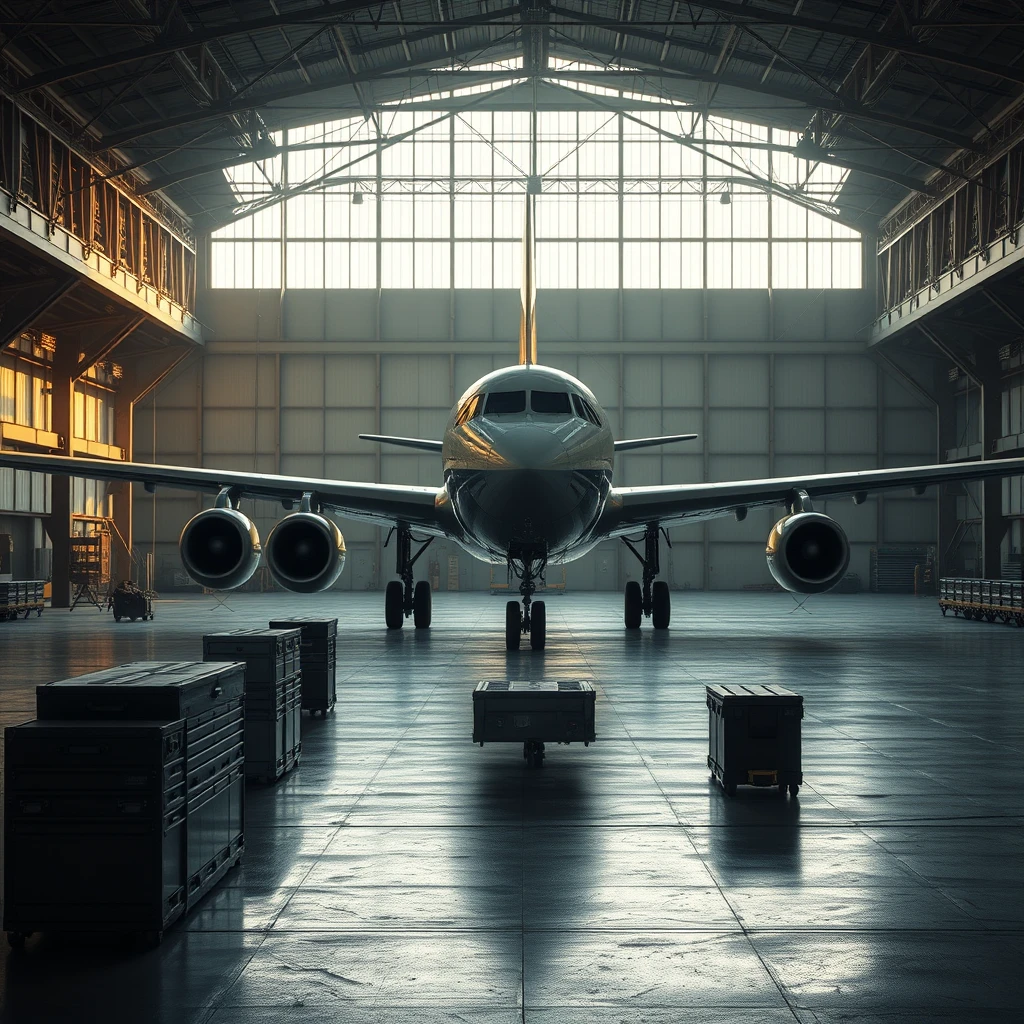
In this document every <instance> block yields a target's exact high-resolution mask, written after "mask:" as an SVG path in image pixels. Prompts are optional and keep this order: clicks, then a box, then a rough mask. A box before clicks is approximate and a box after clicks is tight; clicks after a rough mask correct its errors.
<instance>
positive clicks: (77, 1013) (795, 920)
mask: <svg viewBox="0 0 1024 1024" xmlns="http://www.w3.org/2000/svg"><path fill="white" fill-rule="evenodd" d="M673 600H674V618H673V628H672V629H671V630H670V631H669V632H668V633H667V634H659V635H654V634H653V632H652V631H651V630H650V629H649V628H648V627H645V628H644V630H643V631H642V632H641V633H640V634H632V635H629V634H626V633H625V631H624V630H623V628H622V618H621V598H620V597H619V596H618V595H598V594H585V595H584V594H579V595H573V594H569V595H566V596H562V597H554V598H552V599H549V601H548V622H549V627H548V629H549V632H548V639H549V648H548V650H547V651H545V652H544V653H536V654H535V653H533V652H531V651H529V650H524V651H522V652H517V653H515V654H506V653H505V651H504V649H503V640H502V627H503V601H502V600H501V599H499V598H492V597H489V596H487V595H482V594H458V595H448V594H441V595H438V596H437V598H436V600H435V606H434V608H435V610H434V622H435V626H434V628H433V629H432V630H431V631H430V632H429V633H420V634H417V633H416V632H415V631H414V630H412V629H408V630H404V631H403V632H402V633H400V634H397V635H395V634H391V635H388V634H386V633H385V631H384V629H383V627H382V619H383V598H382V595H379V594H338V595H334V594H331V595H329V596H326V597H324V596H319V597H309V598H305V597H296V598H294V599H292V598H288V597H284V596H281V595H266V596H262V597H258V596H248V595H241V596H233V597H230V598H229V599H228V601H227V602H226V603H225V604H223V605H218V604H217V603H216V602H215V601H214V600H212V599H211V598H192V599H184V600H178V601H162V602H160V603H159V604H158V605H157V617H156V621H155V622H152V623H145V624H143V623H134V624H132V623H122V624H121V625H115V624H114V622H113V621H112V619H111V617H110V616H109V615H101V614H100V613H98V612H96V611H94V610H91V609H88V610H87V609H83V608H80V609H78V610H76V611H75V612H74V613H72V614H68V613H67V612H57V611H49V610H48V611H47V612H46V613H45V614H44V616H43V618H42V619H39V620H36V619H32V620H29V621H25V622H17V623H6V624H0V679H2V684H0V713H2V722H3V724H13V723H17V722H21V721H24V720H25V719H27V718H30V717H32V716H33V699H34V693H33V687H34V685H35V684H36V683H37V682H42V681H46V680H50V679H53V678H60V677H63V676H67V675H73V674H77V673H81V672H85V671H88V670H91V669H94V668H99V667H104V666H107V665H111V664H115V663H119V662H124V661H131V660H137V659H143V658H149V659H152V658H157V659H159V658H196V659H198V658H200V657H201V643H200V640H199V637H200V634H201V633H203V632H208V631H211V630H215V629H225V628H233V627H240V626H251V625H263V624H265V623H266V622H267V620H268V619H269V618H272V617H275V616H280V615H284V614H316V615H325V614H330V615H338V616H339V618H340V633H339V638H338V639H339V643H338V665H339V669H338V692H339V705H338V708H337V712H336V714H334V715H332V716H330V717H328V718H327V719H326V720H321V719H315V720H311V719H309V718H308V717H307V718H304V720H303V730H304V733H303V758H302V765H301V767H300V768H299V769H298V770H297V771H296V772H294V773H293V774H292V775H290V776H288V777H286V778H285V779H284V780H282V781H281V782H280V783H279V784H278V785H277V786H274V787H259V786H250V787H249V789H248V794H247V796H248V808H247V822H246V852H245V860H244V864H243V866H242V868H241V869H240V870H238V871H235V872H232V873H231V874H230V875H229V876H228V878H227V880H226V884H225V885H224V887H223V888H222V889H220V890H219V891H218V892H216V893H214V894H213V895H211V897H210V898H209V899H208V900H207V901H206V903H205V904H204V905H203V906H201V907H200V908H199V909H198V910H197V912H195V913H194V914H193V915H192V916H191V917H189V918H188V919H186V920H185V921H183V922H182V923H180V924H179V925H178V926H176V927H175V928H174V929H173V930H172V931H171V932H169V933H168V935H167V937H166V938H165V940H164V944H163V946H162V947H160V948H159V949H157V950H154V951H150V952H138V951H134V950H132V949H129V948H125V947H123V946H121V945H118V944H116V943H110V942H104V941H101V940H100V939H99V938H97V937H93V936H89V937H87V938H86V940H85V941H82V940H81V939H79V940H73V941H69V940H63V941H62V940H60V939H58V938H54V937H47V936H42V937H36V938H33V939H32V940H30V942H29V943H28V946H27V947H26V949H25V951H24V952H23V953H20V954H16V953H13V952H9V951H6V950H3V951H0V993H2V995H0V1020H4V1021H19V1022H25V1021H30V1020H31V1021H33V1022H39V1021H55V1020H59V1021H64V1020H72V1019H87V1018H88V1017H90V1016H91V1015H92V1014H95V1016H94V1017H93V1019H97V1020H103V1021H104V1022H106V1024H117V1022H121V1021H131V1022H133V1024H137V1022H139V1021H143V1020H147V1021H148V1020H166V1021H172V1020H173V1021H175V1022H182V1024H185V1022H191V1021H197V1022H198V1021H202V1022H212V1024H239V1022H247V1024H248V1022H252V1024H256V1022H270V1021H274V1022H278V1021H285V1022H287V1021H296V1022H299V1021H301V1022H302V1024H321V1022H327V1021H332V1022H335V1021H342V1022H360V1024H363V1022H381V1021H392V1020H400V1021H416V1022H426V1024H434V1022H441V1021H468V1022H472V1024H499V1022H500V1024H508V1022H513V1021H522V1020H526V1021H530V1022H536V1024H556V1022H558V1024H563V1022H564V1024H577V1022H578V1024H583V1022H598V1024H611V1022H619V1021H621V1022H633V1024H639V1022H645V1024H668V1022H673V1024H675V1022H680V1021H700V1022H701V1024H727V1022H732V1021H738V1020H743V1021H756V1022H776V1021H778V1022H782V1021H792V1020H794V1019H795V1020H799V1021H827V1022H834V1021H847V1020H858V1021H881V1020H885V1021H898V1022H900V1024H910V1022H911V1021H913V1022H920V1021H964V1020H970V1021H1005V1020H1009V1019H1017V1018H1016V1014H1017V1012H1019V1008H1020V1005H1021V1002H1022V1000H1024V980H1022V979H1024V972H1022V970H1021V967H1020V963H1021V959H1022V957H1024V929H1022V924H1021V922H1022V919H1024V870H1022V869H1024V833H1022V830H1021V823H1022V820H1024V795H1022V794H1024V764H1022V752H1024V669H1022V664H1024V659H1022V652H1024V630H1020V629H1014V628H1013V627H1007V626H998V625H987V624H983V623H975V622H964V621H963V620H959V619H957V620H954V619H952V618H949V619H943V618H942V617H941V616H940V614H939V612H938V609H937V606H936V603H935V601H934V600H917V599H914V598H895V597H869V596H852V597H851V596H835V597H819V598H812V599H811V600H810V601H808V602H807V605H806V609H807V610H808V611H809V612H810V613H811V614H805V612H804V611H802V610H797V609H796V603H795V602H794V601H793V599H792V598H790V597H789V596H788V595H775V594H701V593H692V594H683V593H677V594H674V595H673ZM506 677H507V678H544V677H547V678H559V677H561V678H566V677H579V678H590V679H593V680H594V681H595V684H596V685H597V687H598V742H597V744H596V745H594V746H591V747H590V748H589V749H584V748H582V747H577V746H572V747H554V748H549V755H548V759H547V762H546V764H545V766H544V768H542V769H540V770H539V771H532V770H529V769H527V768H526V767H525V764H524V762H523V760H522V758H521V749H520V748H518V747H514V746H501V745H495V746H487V747H484V748H483V749H481V748H478V747H475V746H473V745H472V744H471V742H470V733H471V691H472V689H473V686H474V684H475V682H476V681H477V680H479V679H482V678H506ZM719 681H728V682H735V681H750V682H777V683H782V684H784V685H787V686H790V687H792V688H793V689H796V690H798V691H799V692H801V693H803V694H804V696H805V701H806V718H805V721H804V773H805V778H806V784H805V786H804V788H803V790H802V791H801V793H800V796H799V798H798V799H797V800H790V799H788V798H781V799H780V798H779V797H778V796H777V795H776V794H775V792H774V791H760V790H758V791H754V790H743V789H741V790H740V791H739V794H738V795H737V797H736V798H735V799H732V800H729V799H728V798H726V797H725V795H724V794H723V792H722V791H721V789H720V788H719V787H717V786H716V785H714V784H711V783H709V780H708V773H707V769H706V767H705V758H706V755H707V711H706V708H705V703H704V685H705V684H706V683H712V682H719ZM83 1014H85V1016H82V1015H83Z"/></svg>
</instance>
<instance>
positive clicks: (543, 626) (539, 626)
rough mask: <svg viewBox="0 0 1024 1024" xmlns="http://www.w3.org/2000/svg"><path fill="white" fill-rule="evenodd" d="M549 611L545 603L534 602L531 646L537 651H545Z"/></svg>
mask: <svg viewBox="0 0 1024 1024" xmlns="http://www.w3.org/2000/svg"><path fill="white" fill-rule="evenodd" d="M547 619H548V615H547V611H546V609H545V608H544V602H543V601H534V602H533V604H532V605H531V607H530V646H531V647H532V648H533V649H534V650H535V651H543V650H544V634H545V632H546V630H547Z"/></svg>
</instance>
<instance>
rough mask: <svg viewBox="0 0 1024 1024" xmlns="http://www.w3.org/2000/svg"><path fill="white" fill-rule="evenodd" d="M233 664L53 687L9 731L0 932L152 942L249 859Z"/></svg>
mask: <svg viewBox="0 0 1024 1024" xmlns="http://www.w3.org/2000/svg"><path fill="white" fill-rule="evenodd" d="M244 686H245V679H244V666H243V665H240V664H229V665H217V666H212V665H205V664H202V663H196V662H135V663H133V664H129V665H124V666H121V667H120V668H114V669H107V670H104V671H101V672H93V673H91V674H89V675H86V676H79V677H77V678H74V679H68V680H63V681H61V682H57V683H48V684H46V685H45V686H40V687H38V688H37V691H36V702H37V711H38V715H39V718H38V720H37V721H35V722H28V723H26V724H25V725H21V726H15V727H11V728H8V729H7V730H6V733H5V739H6V757H5V814H6V816H7V828H6V831H5V847H4V849H5V904H4V927H5V928H6V929H7V930H8V932H9V934H10V936H11V938H12V941H13V942H15V943H17V942H19V941H21V940H22V939H23V938H24V936H25V935H26V934H29V933H31V932H33V931H38V930H45V929H54V930H58V931H77V930H96V931H130V932H141V933H145V934H147V935H148V936H149V937H150V938H153V939H156V940H159V938H160V936H161V935H162V933H163V930H164V929H165V928H166V927H167V926H168V925H169V924H171V923H172V922H173V921H174V920H175V919H176V918H177V917H179V916H180V915H181V914H182V913H184V912H185V911H186V910H188V909H190V908H191V907H192V906H194V905H195V904H196V903H197V902H198V901H199V900H201V899H202V898H203V897H204V896H205V895H206V894H207V893H208V892H209V891H210V890H211V889H212V888H213V887H214V886H215V885H216V883H217V882H218V881H220V879H221V878H222V877H223V876H224V874H225V873H226V872H227V870H228V869H229V868H230V867H231V866H232V865H233V864H238V863H239V862H240V861H241V857H242V853H243V850H244V791H243V779H242V765H243V759H244V747H243V735H244V733H243V730H244V725H243V718H242V697H243V693H244Z"/></svg>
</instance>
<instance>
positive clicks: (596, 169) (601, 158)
mask: <svg viewBox="0 0 1024 1024" xmlns="http://www.w3.org/2000/svg"><path fill="white" fill-rule="evenodd" d="M618 173H619V144H618V143H617V142H600V141H598V140H597V139H594V140H593V141H591V142H585V143H584V144H583V145H582V146H580V148H579V174H580V177H581V178H612V177H617V176H618Z"/></svg>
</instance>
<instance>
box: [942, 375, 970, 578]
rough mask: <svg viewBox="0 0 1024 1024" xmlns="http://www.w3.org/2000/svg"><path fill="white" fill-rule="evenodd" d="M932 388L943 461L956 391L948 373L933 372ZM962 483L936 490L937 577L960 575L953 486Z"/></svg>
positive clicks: (951, 436)
mask: <svg viewBox="0 0 1024 1024" xmlns="http://www.w3.org/2000/svg"><path fill="white" fill-rule="evenodd" d="M935 390H936V399H937V408H938V413H939V415H938V420H939V422H938V436H939V458H938V461H939V462H945V461H946V452H948V451H949V450H950V449H952V448H956V447H957V444H958V439H957V436H956V395H955V393H954V390H953V385H952V384H951V383H950V382H949V379H948V375H946V374H938V373H937V374H936V375H935ZM957 486H962V485H950V484H944V485H940V486H939V487H938V488H937V490H938V499H937V504H938V516H939V528H938V552H937V555H938V563H939V564H938V567H937V571H938V574H939V578H940V579H941V578H942V577H943V576H960V575H962V573H963V564H962V560H961V558H960V556H959V554H958V552H959V543H958V538H957V530H958V521H957V511H956V503H957V497H956V493H955V491H954V488H955V487H957Z"/></svg>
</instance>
